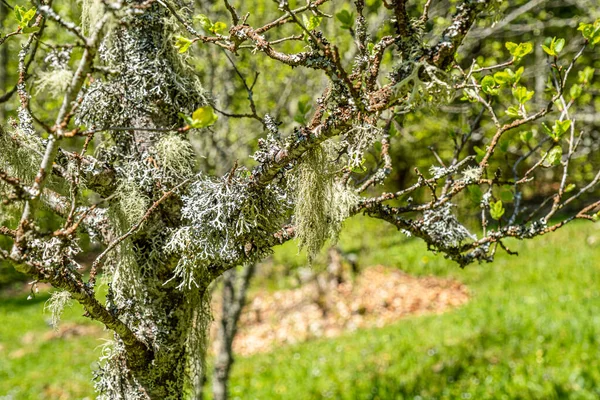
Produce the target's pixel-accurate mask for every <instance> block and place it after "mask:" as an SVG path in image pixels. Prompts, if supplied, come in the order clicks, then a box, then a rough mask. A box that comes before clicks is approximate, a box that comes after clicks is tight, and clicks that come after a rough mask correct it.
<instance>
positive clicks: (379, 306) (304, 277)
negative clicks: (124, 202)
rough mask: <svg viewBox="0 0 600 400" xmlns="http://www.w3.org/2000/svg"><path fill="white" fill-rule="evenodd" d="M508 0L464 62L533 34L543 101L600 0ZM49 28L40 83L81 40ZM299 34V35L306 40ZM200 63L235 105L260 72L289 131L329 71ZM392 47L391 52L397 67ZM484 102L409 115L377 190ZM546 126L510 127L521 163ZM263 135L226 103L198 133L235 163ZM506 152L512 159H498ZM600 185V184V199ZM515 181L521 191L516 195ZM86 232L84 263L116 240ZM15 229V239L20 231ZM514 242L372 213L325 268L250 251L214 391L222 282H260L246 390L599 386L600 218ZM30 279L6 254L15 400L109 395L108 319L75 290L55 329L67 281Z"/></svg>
mask: <svg viewBox="0 0 600 400" xmlns="http://www.w3.org/2000/svg"><path fill="white" fill-rule="evenodd" d="M9 3H10V4H12V5H14V4H13V2H9ZM214 3H215V2H213V1H208V0H196V5H195V9H196V12H202V13H203V14H206V15H208V16H209V17H210V18H211V20H212V21H228V14H227V11H226V9H225V8H224V6H223V5H222V4H221V3H220V2H219V4H214ZM232 3H233V4H235V5H236V7H238V9H239V10H240V13H242V14H244V13H245V12H250V17H249V20H248V21H249V23H251V24H252V25H253V26H259V25H261V24H263V23H265V22H267V21H271V20H273V19H274V18H276V17H277V16H278V15H279V12H278V10H277V7H276V3H274V2H273V1H271V0H253V1H252V2H251V3H252V4H251V5H250V4H249V3H248V2H241V1H234V2H232ZM346 3H347V4H346ZM459 3H460V2H457V1H448V0H442V1H434V2H433V3H432V8H431V11H430V19H431V22H430V26H429V29H430V33H429V34H428V38H429V40H430V41H431V42H432V43H433V42H435V40H436V38H437V37H438V35H439V33H440V31H441V29H442V28H443V27H445V26H447V25H448V23H449V21H450V19H449V18H450V16H451V15H452V12H453V11H454V9H455V6H456V5H457V4H459ZM299 4H300V3H299ZM23 5H24V4H23ZM409 5H410V6H411V7H412V8H411V9H410V11H409V12H410V13H411V15H414V16H418V15H419V13H420V11H421V10H422V7H423V2H422V1H409ZM328 7H329V8H327V7H325V11H327V12H330V13H331V14H332V15H335V14H336V13H339V12H340V11H341V10H342V9H345V10H347V11H348V12H349V13H351V12H352V8H351V4H350V2H333V3H332V4H331V5H330V6H328ZM366 7H367V13H368V16H369V22H370V24H371V26H372V27H373V36H374V37H375V39H376V38H377V37H378V36H379V37H381V36H382V35H385V34H386V32H387V31H386V30H388V31H389V30H391V29H392V28H391V24H390V23H389V21H388V20H387V19H386V18H387V12H386V10H384V7H383V6H382V2H381V0H367V1H366ZM500 7H501V9H502V16H503V18H502V19H500V20H497V21H495V22H494V19H497V16H495V15H490V16H489V18H487V19H486V20H485V21H482V22H481V24H480V25H478V26H476V27H474V28H473V29H472V31H471V32H470V34H469V36H468V40H467V41H466V42H465V44H464V46H463V49H462V50H461V52H460V53H459V55H458V57H457V61H458V63H459V64H460V65H461V66H462V67H463V68H468V67H469V66H470V65H471V63H472V61H473V59H475V60H476V61H477V63H478V64H479V65H481V66H486V65H493V64H497V63H500V62H503V61H506V60H507V59H508V53H507V51H506V49H505V42H507V41H510V42H515V43H520V42H526V41H529V42H532V43H533V44H534V48H535V51H534V53H533V54H532V55H529V56H528V57H526V58H525V59H524V60H523V61H522V65H523V66H525V73H524V75H523V78H522V80H523V81H524V82H526V85H527V86H528V87H530V88H535V91H536V96H537V97H536V98H534V100H533V102H535V103H536V104H538V105H542V104H544V96H543V94H544V89H545V87H546V76H547V74H546V73H544V72H543V71H546V70H547V57H546V56H545V54H544V53H543V51H542V50H541V44H543V43H544V42H545V41H546V40H547V38H552V37H554V36H557V37H562V38H565V39H566V42H567V46H566V48H565V50H564V52H565V53H566V54H573V53H574V52H576V51H577V50H578V49H579V46H580V44H581V36H580V33H579V32H577V26H578V25H579V22H593V21H594V20H595V19H596V18H599V17H600V1H598V0H572V1H568V0H530V1H526V0H515V1H505V2H503V3H502V5H501V6H500ZM54 8H55V9H56V10H57V11H59V12H60V13H61V15H64V16H67V17H69V18H70V19H72V20H78V18H79V14H80V6H79V3H78V2H76V1H74V0H72V1H65V2H61V3H59V4H54ZM0 23H1V26H2V32H3V33H4V32H12V31H13V30H14V29H15V27H16V21H15V20H14V18H13V17H12V11H11V10H10V9H9V8H8V7H7V6H6V5H5V4H4V3H3V2H0ZM336 23H337V24H339V21H338V20H336V18H335V17H334V18H332V20H327V19H325V20H324V21H323V22H322V25H321V28H322V30H323V31H324V32H325V33H326V35H327V34H328V33H329V34H328V35H327V36H328V37H333V39H334V40H335V42H336V44H337V45H338V46H339V47H340V49H341V50H342V53H343V54H344V55H345V56H344V57H345V60H346V62H347V63H351V62H352V59H353V57H354V48H353V40H352V36H351V33H352V27H351V26H349V27H348V28H349V29H346V30H347V31H348V34H347V35H339V34H336V35H333V36H332V34H334V33H335V32H337V31H336V30H335V26H334V24H336ZM433 24H435V26H436V28H435V29H433V28H432V26H433ZM381 26H383V28H381ZM375 28H379V29H377V30H376V29H375ZM47 29H49V30H50V32H49V33H48V36H49V37H52V38H53V41H52V43H40V44H39V46H40V48H39V50H38V55H37V57H36V58H35V59H34V60H33V61H32V65H31V68H30V73H31V76H30V77H29V79H28V85H36V86H38V87H39V86H40V82H43V81H44V77H45V76H47V75H48V74H52V73H55V72H56V71H55V68H56V62H55V60H56V59H57V57H58V58H60V52H61V51H62V52H64V51H65V49H64V48H59V47H56V44H57V43H58V44H64V43H66V42H68V40H69V38H68V37H67V36H66V35H65V34H64V33H63V32H62V31H61V30H60V29H58V28H56V27H55V26H53V25H49V27H48V28H47ZM287 34H291V32H286V28H284V29H282V30H281V31H280V32H278V35H281V36H282V37H283V36H286V35H287ZM61 35H62V36H61ZM20 45H21V43H20V42H19V40H8V41H7V42H6V43H4V44H3V45H2V46H0V100H1V103H0V120H1V121H2V123H3V124H6V123H9V120H10V118H14V117H16V109H17V107H18V100H17V97H16V94H14V93H13V88H14V85H15V84H16V81H17V76H16V71H17V62H18V58H17V57H16V56H15V55H16V54H17V53H18V51H19V49H20ZM285 46H287V48H286V47H284V49H286V50H288V51H298V50H301V49H302V46H303V45H302V42H300V44H297V43H289V44H285ZM595 50H596V51H595V52H594V51H587V52H586V53H584V55H583V56H582V58H581V61H580V64H581V65H587V66H591V67H595V68H598V67H600V53H599V52H598V51H597V48H596V49H595ZM73 51H74V52H76V51H77V49H75V50H73ZM388 56H389V54H388ZM189 62H190V63H192V64H193V65H194V66H195V68H196V70H197V72H198V74H199V75H200V76H201V77H202V82H203V83H204V85H205V87H206V89H207V90H208V91H209V92H210V93H211V95H212V97H213V98H214V100H215V105H216V108H217V109H218V110H221V111H225V112H227V113H240V114H242V113H247V112H249V110H250V105H249V101H248V95H249V94H248V91H247V88H246V85H244V82H243V81H242V79H244V80H245V81H246V83H247V84H248V86H250V85H251V84H252V82H254V80H256V85H255V86H254V89H253V92H252V98H253V99H254V101H255V102H256V105H257V109H258V112H259V114H261V115H262V114H264V113H268V114H269V115H271V116H272V117H273V118H275V119H276V120H278V121H281V122H282V129H283V128H284V127H285V129H286V130H287V131H290V130H291V128H292V127H293V126H294V124H296V125H298V124H300V123H303V122H304V120H305V118H306V117H307V115H309V113H310V105H311V104H312V103H313V102H314V100H315V99H316V98H317V97H318V96H319V94H320V93H321V92H322V90H323V89H324V88H325V86H326V84H327V82H326V79H325V77H323V76H322V75H319V74H316V75H315V74H314V71H307V70H302V69H294V70H291V69H289V68H281V66H279V65H277V64H276V63H275V62H273V61H272V60H270V59H267V58H265V57H262V56H260V55H253V54H251V53H250V52H240V54H239V56H237V57H233V56H227V55H226V54H225V53H224V52H223V51H221V50H220V49H218V48H216V47H208V46H196V47H194V48H193V49H192V50H190V52H189ZM390 62H391V59H386V60H384V64H385V65H388V66H389V65H390ZM66 67H68V62H67V63H66ZM599 75H600V73H598V71H595V72H594V73H593V74H592V77H593V78H592V81H591V85H590V89H587V90H586V91H585V92H584V93H583V94H581V95H580V96H579V97H578V98H577V99H576V102H577V107H576V114H575V115H574V119H576V120H577V121H579V122H580V123H585V130H586V134H587V138H586V139H585V142H584V143H583V151H582V153H581V155H580V156H579V157H578V158H577V159H576V160H574V161H573V163H572V176H571V179H572V181H573V183H574V184H575V185H579V184H581V183H583V182H587V181H589V180H590V178H591V177H592V176H593V174H594V173H595V171H594V167H595V168H596V169H597V168H598V165H600V151H598V150H599V149H598V147H599V144H600V130H599V126H600V114H599V112H600V96H599V94H600V77H599ZM240 76H241V77H240ZM594 77H595V79H594ZM11 93H13V94H11ZM60 101H61V98H60V97H58V96H55V92H53V90H52V88H50V87H46V88H44V87H43V85H42V86H41V89H40V90H39V91H38V92H37V93H36V95H35V96H34V97H33V98H32V108H34V109H35V111H36V115H37V116H38V118H39V119H40V120H41V121H45V120H52V116H53V115H54V113H55V110H56V109H57V107H58V105H59V102H60ZM478 112H479V109H476V108H473V107H472V106H471V105H470V104H468V103H465V102H464V101H460V100H459V99H456V100H455V101H453V102H451V103H450V104H448V105H444V106H441V107H436V108H435V109H425V110H419V111H415V112H413V113H410V114H406V115H404V116H402V117H401V118H398V119H397V120H396V121H395V122H394V129H393V137H392V143H391V155H392V157H393V160H394V170H393V172H392V175H391V176H390V179H389V180H388V183H387V186H386V187H385V188H378V189H377V190H382V189H385V190H393V189H399V188H403V187H406V186H408V185H410V184H412V183H413V182H414V181H415V175H414V172H413V168H414V167H419V168H421V169H423V170H427V169H428V168H429V166H430V165H432V164H435V161H434V158H433V157H434V155H433V153H432V152H431V151H430V150H429V147H430V146H433V147H434V148H435V150H436V152H437V153H438V154H439V155H440V156H441V157H442V158H447V157H449V155H450V154H451V152H452V146H453V142H452V140H451V138H452V135H458V134H459V133H460V132H462V131H463V130H464V129H465V125H467V124H468V123H469V121H470V120H471V119H472V118H473V117H474V114H476V113H478ZM580 126H582V127H583V126H584V125H580ZM488 129H491V128H490V127H489V126H483V127H481V128H479V129H478V130H476V132H475V134H474V136H473V139H474V140H473V143H472V144H471V145H472V146H473V149H470V150H471V153H476V149H475V147H481V148H485V140H486V137H489V133H490V131H489V130H488ZM521 133H522V132H514V133H513V134H512V135H516V136H519V135H521ZM530 133H531V134H530V135H529V134H527V135H524V136H521V137H520V138H518V139H516V140H511V137H508V138H507V143H506V145H504V146H502V145H501V146H500V150H501V151H502V152H503V153H504V156H505V160H506V165H508V164H509V162H510V161H511V160H512V161H514V154H516V153H517V152H516V151H513V150H514V149H513V147H512V146H521V147H520V149H521V148H526V147H530V148H531V147H533V146H535V143H536V140H539V139H540V138H541V137H542V136H543V135H544V134H543V132H542V131H541V128H540V131H539V132H538V131H537V130H536V128H535V127H534V128H533V129H532V130H531V132H530ZM261 136H264V132H263V128H262V125H261V124H260V122H258V121H256V120H253V119H228V118H225V117H223V116H221V117H220V120H219V121H218V122H217V123H216V124H215V125H214V126H213V127H212V128H211V130H210V131H208V132H207V133H206V134H202V135H201V136H194V137H192V138H191V139H192V141H193V143H194V146H195V148H196V151H197V153H198V155H199V164H200V168H202V169H203V170H204V171H208V172H212V173H216V174H223V173H225V172H226V171H228V170H229V169H230V168H231V167H232V165H233V164H234V162H235V161H236V160H245V159H247V155H248V154H251V153H252V152H253V151H254V150H255V149H256V146H257V139H258V138H259V137H261ZM440 138H445V139H446V140H440ZM512 139H515V138H512ZM76 141H77V139H73V146H74V147H73V148H74V149H75V148H78V147H77V145H78V143H77V142H76ZM509 142H510V144H509ZM515 143H516V144H515ZM92 146H93V145H92ZM92 150H93V149H92ZM200 157H201V158H200ZM368 157H372V159H367V163H366V166H367V168H372V167H375V165H376V164H377V154H376V151H373V154H372V155H370V156H368ZM248 166H251V163H250V164H249V165H248ZM496 167H498V168H504V167H505V165H504V164H503V163H502V162H501V161H498V165H497V166H496ZM553 174H555V172H553V170H552V169H544V170H543V171H542V173H540V174H538V175H536V181H535V182H536V184H535V185H536V186H534V187H532V188H531V191H530V192H529V193H525V199H524V201H525V202H526V203H531V204H533V203H536V202H537V201H539V199H540V198H544V197H546V195H547V194H548V193H550V192H552V191H554V190H556V187H554V186H553V184H552V182H554V181H556V179H557V177H556V176H554V175H553ZM89 195H90V196H94V194H93V193H90V194H89ZM598 195H600V193H599V191H598V190H596V191H595V192H592V193H591V194H590V195H589V197H595V198H597V197H598ZM480 196H481V193H470V195H469V196H465V197H464V198H463V199H461V201H462V202H464V203H463V204H461V206H462V207H460V208H459V209H460V210H462V211H461V212H462V215H461V216H460V217H461V220H462V221H463V222H465V224H466V225H467V226H470V227H472V229H473V230H476V229H477V218H478V215H479V212H480V211H479V206H478V203H479V200H480ZM506 196H508V197H509V199H508V201H510V193H507V194H506ZM589 197H588V198H585V197H582V198H581V203H579V204H572V205H573V207H574V208H577V207H580V206H581V205H582V204H583V203H584V202H586V201H587V200H589ZM415 200H418V199H415ZM573 203H577V202H573ZM565 211H569V210H565ZM14 218H16V216H15V215H13V214H11V213H10V212H3V213H1V214H0V220H1V221H0V223H2V224H3V225H9V224H12V223H14ZM557 218H560V216H557ZM46 223H47V225H48V226H47V229H49V230H50V229H56V227H58V226H59V225H60V223H61V221H60V220H58V219H57V218H56V217H54V216H53V215H52V214H51V213H49V212H48V217H47V219H46ZM80 239H81V244H82V246H83V248H84V249H85V253H84V254H83V255H82V256H81V258H82V259H81V260H80V261H81V262H82V264H84V265H85V264H86V261H87V262H89V260H93V259H94V257H95V256H96V255H97V254H98V253H99V251H101V250H102V249H99V248H97V247H95V246H94V245H93V244H90V241H89V238H87V237H85V236H82V237H81V238H80ZM2 240H3V239H2V238H1V237H0V246H7V245H8V244H7V243H5V242H1V241H2ZM507 245H508V246H509V248H510V249H511V250H513V251H517V252H518V253H519V255H518V256H508V255H506V254H501V255H499V256H498V257H497V259H496V261H495V262H494V263H492V264H481V265H471V266H469V267H468V268H467V269H465V270H461V269H459V268H458V267H457V266H456V265H455V264H452V263H450V262H449V261H447V260H445V259H444V258H443V257H442V256H436V255H434V254H431V253H429V252H427V250H426V247H425V245H424V244H422V243H421V242H420V241H418V240H413V239H410V238H406V237H405V236H404V235H402V234H400V233H399V232H397V231H396V230H395V229H394V228H393V227H391V226H387V225H385V223H383V222H379V221H373V220H369V219H367V218H365V217H360V216H358V217H354V218H352V219H351V220H349V221H348V222H347V223H346V226H345V229H344V230H343V233H342V236H341V238H340V241H339V243H338V244H337V245H335V246H331V247H329V248H327V249H324V250H323V252H322V254H321V256H320V258H319V259H318V261H317V263H315V265H313V266H312V267H310V268H309V267H308V266H307V263H306V258H305V256H304V255H303V254H298V250H297V245H296V244H295V243H287V244H285V245H284V246H281V247H278V248H277V249H276V250H275V253H274V254H273V256H272V257H270V258H269V259H267V260H265V261H264V262H262V263H260V264H258V265H256V266H254V267H253V268H252V270H250V271H248V270H247V268H248V267H244V268H242V267H240V270H239V271H237V273H236V274H233V273H232V274H229V275H227V276H226V277H225V278H223V279H222V280H221V281H218V282H216V283H215V285H214V288H213V290H214V302H213V303H214V307H213V308H214V318H215V324H214V327H213V335H212V337H213V339H214V340H213V342H214V343H213V344H212V346H211V348H212V349H213V351H212V352H211V356H210V357H209V366H208V367H209V368H208V373H207V382H206V397H207V398H211V380H212V378H211V374H212V368H213V365H214V360H215V354H219V352H221V351H223V349H222V346H220V345H219V337H220V335H219V321H220V317H221V315H222V313H223V301H224V300H223V298H224V297H223V296H222V294H223V286H224V285H225V286H227V285H230V284H232V283H233V284H234V286H235V287H236V290H237V293H240V292H245V293H246V296H243V297H245V300H246V306H245V307H244V309H243V311H242V313H241V316H240V318H239V326H238V327H239V329H238V332H237V335H236V336H235V339H234V341H233V356H234V357H235V363H234V364H233V368H232V375H231V377H230V379H229V390H230V394H231V398H239V399H294V400H299V399H321V398H332V399H565V398H569V399H597V398H600V225H598V224H590V223H573V224H571V225H568V226H567V227H566V228H564V229H562V230H560V231H559V232H558V233H556V234H553V235H549V236H544V237H540V238H537V239H534V240H531V241H528V242H517V241H508V242H507ZM223 281H225V283H224V282H223ZM227 282H229V283H227ZM30 291H31V287H30V285H29V282H28V280H27V278H26V277H24V276H22V275H19V274H18V273H16V272H15V270H14V268H12V266H11V265H8V264H7V263H4V262H2V261H0V399H2V400H8V399H81V398H93V397H94V393H93V383H92V382H91V378H92V376H93V375H92V371H93V369H94V366H95V365H96V363H97V362H98V359H99V358H100V357H101V355H102V351H103V345H104V344H105V341H106V339H109V333H107V332H105V331H103V329H102V326H100V325H99V324H96V323H94V322H93V321H90V320H88V319H86V318H84V317H82V316H81V315H82V309H81V308H80V307H79V306H78V305H76V304H74V305H73V306H72V307H70V308H67V309H66V310H65V312H64V315H63V319H62V322H61V324H60V326H59V327H58V329H57V330H54V329H53V328H52V327H51V326H50V323H49V321H50V313H49V312H47V311H45V310H44V304H45V302H46V301H47V300H48V298H49V296H50V293H51V292H52V291H51V289H50V288H48V287H43V286H40V292H39V293H37V294H35V296H33V298H32V299H30V300H28V296H29V295H30ZM225 302H227V299H226V300H225ZM225 312H227V307H225Z"/></svg>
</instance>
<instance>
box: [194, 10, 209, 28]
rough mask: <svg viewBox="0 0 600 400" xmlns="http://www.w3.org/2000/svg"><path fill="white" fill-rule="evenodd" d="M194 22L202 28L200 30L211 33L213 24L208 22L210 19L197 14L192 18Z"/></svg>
mask: <svg viewBox="0 0 600 400" xmlns="http://www.w3.org/2000/svg"><path fill="white" fill-rule="evenodd" d="M194 20H196V21H198V22H199V23H200V26H201V27H202V29H204V30H205V31H207V32H211V29H212V26H213V24H212V22H211V21H210V18H208V17H207V16H206V15H204V14H198V15H196V16H195V17H194Z"/></svg>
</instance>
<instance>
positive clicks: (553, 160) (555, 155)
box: [542, 146, 562, 167]
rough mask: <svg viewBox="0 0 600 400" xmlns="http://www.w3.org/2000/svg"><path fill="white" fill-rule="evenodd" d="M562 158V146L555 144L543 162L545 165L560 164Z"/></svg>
mask: <svg viewBox="0 0 600 400" xmlns="http://www.w3.org/2000/svg"><path fill="white" fill-rule="evenodd" d="M561 160H562V147H560V146H555V147H553V148H552V149H550V151H549V152H548V155H547V156H546V159H545V160H544V162H543V163H542V165H543V166H544V167H553V166H555V165H559V164H560V162H561Z"/></svg>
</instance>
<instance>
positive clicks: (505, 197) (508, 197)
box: [500, 186, 515, 203]
mask: <svg viewBox="0 0 600 400" xmlns="http://www.w3.org/2000/svg"><path fill="white" fill-rule="evenodd" d="M514 197H515V195H514V194H513V192H512V188H511V187H510V186H504V187H503V188H502V190H501V191H500V199H501V200H502V201H503V202H505V203H510V202H511V201H513V199H514Z"/></svg>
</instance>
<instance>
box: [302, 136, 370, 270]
mask: <svg viewBox="0 0 600 400" xmlns="http://www.w3.org/2000/svg"><path fill="white" fill-rule="evenodd" d="M333 150H334V149H333V145H332V144H330V143H324V144H322V145H320V146H316V147H314V148H312V149H310V150H309V151H307V152H306V153H305V154H304V156H303V158H302V160H301V162H300V164H299V165H298V167H297V170H296V173H295V175H296V177H295V188H296V195H295V198H296V202H295V208H294V225H295V229H296V238H297V239H298V247H299V249H300V250H302V249H306V252H307V257H308V263H309V264H312V262H313V261H314V259H315V257H316V256H317V255H318V254H319V251H320V250H321V248H322V247H323V245H324V244H325V242H326V241H327V240H328V239H330V240H331V241H332V242H333V243H335V242H337V240H338V237H339V233H340V230H341V228H342V224H343V222H344V220H346V219H347V218H348V217H349V216H350V215H351V212H352V209H353V208H354V206H355V205H356V204H357V203H358V201H359V199H360V197H359V196H358V195H356V194H355V193H354V192H353V191H351V190H349V189H347V188H346V187H345V186H344V185H343V184H342V183H341V182H339V181H337V180H336V175H335V170H334V167H335V165H336V164H335V163H334V162H333V161H332V159H333V158H334V156H335V154H333V153H335V152H334V151H333ZM330 153H332V154H330Z"/></svg>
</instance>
